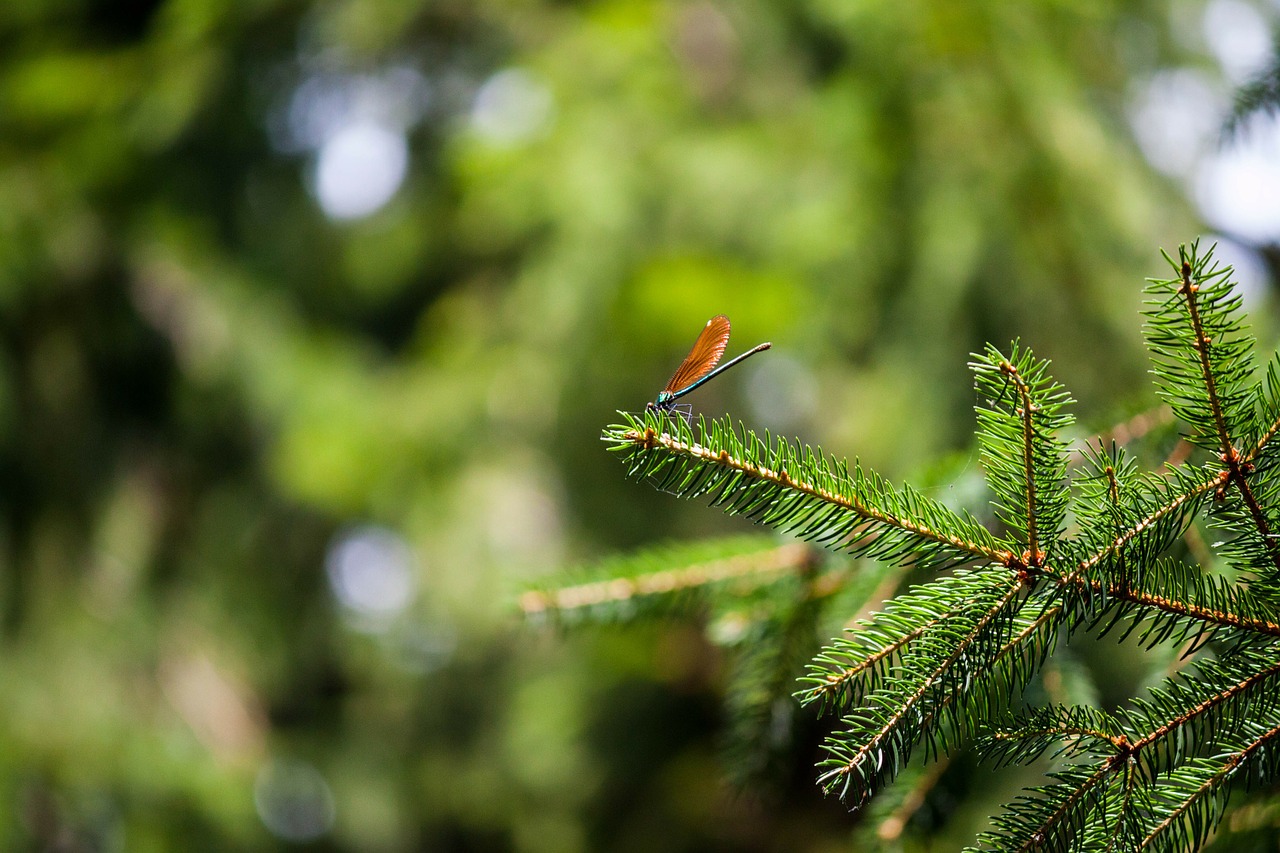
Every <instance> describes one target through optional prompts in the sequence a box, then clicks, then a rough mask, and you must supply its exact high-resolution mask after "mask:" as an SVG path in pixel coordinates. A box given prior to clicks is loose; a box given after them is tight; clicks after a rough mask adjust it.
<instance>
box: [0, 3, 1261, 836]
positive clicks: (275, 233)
mask: <svg viewBox="0 0 1280 853" xmlns="http://www.w3.org/2000/svg"><path fill="white" fill-rule="evenodd" d="M1274 14H1275V10H1274V6H1272V5H1270V4H1266V3H1258V4H1256V5H1255V4H1249V3H1245V2H1242V0H1212V2H1195V0H1180V2H1175V3H1157V2H1124V3H1101V2H1070V3H1064V2H1053V0H1037V2H1024V3H1005V2H1000V0H994V2H975V3H965V4H958V3H953V2H948V0H909V2H900V3H893V4H880V3H865V2H853V0H780V2H757V0H742V2H734V3H729V2H718V0H599V2H568V0H512V2H496V0H494V2H488V0H478V2H470V1H469V0H452V2H449V0H446V2H434V3H428V2H415V0H318V1H317V2H302V0H127V1H126V2H108V0H8V2H5V3H3V4H0V344H2V345H0V482H2V483H3V489H2V490H0V501H2V502H3V506H2V509H0V673H3V688H0V847H4V848H6V849H14V848H28V849H57V850H172V849H183V850H189V849H231V848H242V849H249V848H256V849H274V848H281V849H289V848H293V847H295V846H297V845H303V846H307V847H309V848H311V849H332V850H403V849H421V850H528V851H573V850H583V849H617V850H659V849H662V850H695V849H696V850H704V849H725V850H739V849H744V850H756V849H759V850H764V849H812V850H837V849H846V847H847V844H848V838H849V831H850V827H851V826H852V825H853V823H854V819H853V818H851V817H850V816H849V815H847V814H846V813H845V811H844V809H843V808H842V807H841V806H840V805H839V803H838V802H835V801H834V800H832V801H826V800H823V799H822V798H821V797H820V796H819V794H818V792H817V791H816V789H815V786H814V784H813V778H814V774H813V773H812V771H811V769H810V767H809V766H808V765H807V763H806V762H807V759H808V757H807V756H801V758H802V759H804V760H800V761H798V763H797V768H796V772H795V775H794V778H789V779H782V780H779V782H778V783H777V785H776V787H775V789H774V790H773V791H772V793H769V794H765V793H759V792H752V791H734V790H733V789H731V788H729V787H728V786H726V784H725V783H724V781H723V778H722V771H721V767H720V766H719V764H718V756H717V753H716V747H715V742H716V732H717V724H718V719H719V716H718V710H717V709H718V705H717V690H718V686H719V684H720V670H719V666H720V664H719V662H718V661H717V660H716V659H715V656H714V655H712V654H710V653H709V652H708V649H707V648H706V646H705V645H704V644H703V643H702V642H701V640H700V639H699V636H698V633H697V631H696V629H695V628H693V627H687V626H681V625H679V624H666V625H659V626H649V627H644V628H640V629H637V630H636V631H633V632H625V631H605V630H599V631H596V632H585V633H581V634H573V635H570V636H568V637H562V636H556V635H552V634H550V633H547V632H542V631H539V630H537V629H536V628H531V627H529V626H525V625H522V624H520V622H519V619H518V617H517V616H516V611H515V607H514V601H515V595H516V593H517V592H518V591H519V589H520V588H521V586H522V585H523V584H526V583H529V582H533V581H536V580H539V579H541V580H544V581H545V580H546V579H547V578H548V577H551V576H554V574H555V573H556V572H557V571H560V570H562V569H563V568H564V567H566V566H569V565H573V564H577V563H583V562H589V561H592V560H595V559H598V558H600V557H602V556H604V555H608V554H611V553H615V552H618V551H622V550H626V549H631V548H634V547H639V546H642V545H645V544H647V543H653V542H656V541H663V540H685V539H693V538H697V537H701V536H707V535H715V534H720V533H726V532H734V531H742V530H744V529H749V525H744V523H741V522H736V521H732V520H727V519H724V518H722V517H721V516H720V515H719V514H718V513H716V512H715V511H712V510H710V509H708V508H706V507H702V506H698V505H690V504H683V503H681V502H678V501H675V500H674V499H672V498H670V497H669V496H666V495H662V494H658V493H656V492H654V491H653V490H651V489H649V488H647V487H645V486H643V485H638V484H635V483H631V482H627V481H625V480H624V478H623V470H622V468H621V467H620V466H619V465H618V464H617V462H616V461H615V460H614V459H612V458H610V456H609V455H608V454H607V453H605V452H604V450H603V448H602V445H601V443H600V441H599V432H600V429H601V427H602V426H604V425H605V424H607V423H610V422H612V421H613V420H614V419H615V418H616V415H615V414H614V412H615V410H617V409H627V410H633V411H634V410H638V409H639V408H641V407H642V406H643V404H644V403H645V401H646V400H649V399H652V396H653V395H654V393H655V392H656V391H657V390H658V388H659V387H661V385H662V384H663V383H664V382H665V380H666V377H667V376H668V375H669V373H670V371H671V370H672V369H673V368H674V367H675V365H676V363H678V361H679V359H680V358H681V357H682V356H683V354H684V352H685V351H686V349H687V347H688V346H689V344H690V343H691V342H692V340H693V337H694V336H695V334H696V333H697V332H698V330H699V329H700V328H701V327H702V324H703V323H705V321H706V319H707V318H708V317H710V316H711V315H712V314H715V313H725V314H727V315H728V316H729V317H730V318H731V319H732V320H733V323H734V329H735V337H734V340H733V342H732V343H731V345H730V353H735V352H738V351H741V350H744V349H746V348H747V347H749V346H751V345H753V344H755V343H757V342H759V341H762V340H771V341H772V342H773V344H774V350H773V351H772V352H771V353H769V354H768V355H766V356H762V357H759V358H756V359H752V360H751V361H750V362H748V363H747V364H746V365H744V366H743V367H740V368H737V369H736V370H735V371H734V372H733V373H730V374H728V375H727V376H726V377H725V378H723V379H721V380H718V381H717V382H716V383H713V384H711V385H709V386H708V387H707V388H705V389H704V390H702V391H699V392H698V394H696V395H694V396H693V397H692V398H691V402H694V403H695V406H696V407H697V409H698V411H700V412H703V413H705V414H708V415H719V414H721V413H723V412H726V411H727V412H731V413H733V414H734V415H735V416H737V417H741V418H743V419H744V420H745V421H747V422H748V423H749V424H750V425H751V426H753V427H755V428H758V429H770V430H772V431H774V432H780V433H783V434H788V435H795V436H797V437H799V438H801V439H802V440H804V441H806V442H808V443H812V444H821V445H822V446H823V447H824V448H826V449H827V450H829V451H831V452H833V453H835V454H837V455H839V456H848V457H853V456H854V455H857V456H859V457H860V458H861V459H862V460H863V461H864V462H865V463H868V464H870V465H872V466H873V467H876V468H878V469H879V470H881V471H883V472H884V473H886V474H888V475H890V476H892V477H894V478H899V479H900V478H903V477H909V476H911V475H913V474H914V473H916V472H918V471H920V470H921V469H923V468H925V467H927V466H929V465H931V464H933V463H934V462H935V461H936V460H938V459H940V458H944V457H946V456H947V455H949V454H960V456H961V458H965V456H966V454H968V453H969V435H970V433H971V429H972V417H971V411H972V405H973V402H974V401H973V392H972V386H971V381H970V377H969V375H968V372H967V369H966V366H965V365H966V361H967V360H968V354H969V353H970V352H971V351H974V350H977V349H980V348H981V347H982V345H983V344H984V343H985V342H986V341H992V342H995V343H996V344H998V345H1004V344H1006V343H1007V342H1008V341H1009V340H1010V339H1012V338H1014V337H1020V338H1021V339H1022V341H1023V342H1024V343H1026V344H1028V345H1030V346H1032V347H1033V348H1034V349H1035V350H1036V352H1037V353H1038V354H1039V355H1041V356H1046V357H1049V358H1051V359H1052V360H1053V362H1054V367H1055V370H1056V373H1057V375H1058V377H1059V378H1060V379H1061V380H1062V381H1063V382H1064V383H1065V384H1066V385H1067V387H1068V388H1069V389H1071V391H1072V392H1073V393H1074V395H1075V397H1076V399H1077V400H1079V405H1078V407H1077V412H1078V414H1079V415H1080V417H1081V419H1082V421H1083V422H1084V424H1086V425H1088V426H1090V427H1093V428H1104V427H1106V426H1107V425H1109V424H1110V423H1112V422H1113V421H1114V420H1115V419H1117V418H1119V417H1122V416H1123V415H1124V414H1126V413H1129V412H1133V411H1138V410H1140V409H1141V408H1143V407H1144V406H1146V405H1149V404H1150V402H1151V401H1152V399H1153V397H1152V395H1151V394H1150V391H1149V389H1148V387H1147V379H1146V372H1145V371H1146V362H1145V356H1144V355H1143V351H1142V347H1141V339H1140V335H1139V329H1140V318H1139V317H1138V314H1137V311H1138V309H1139V307H1140V304H1141V286H1142V281H1143V278H1144V277H1145V276H1149V275H1164V274H1166V270H1165V269H1164V268H1163V267H1162V264H1161V262H1160V261H1159V257H1158V254H1157V249H1158V248H1160V247H1166V248H1173V247H1175V246H1176V244H1177V243H1179V242H1182V241H1186V240H1190V239H1192V238H1194V237H1195V236H1197V235H1199V234H1201V233H1205V234H1209V235H1210V239H1225V242H1224V243H1223V246H1222V249H1221V252H1222V253H1223V254H1224V255H1225V256H1226V260H1228V261H1230V262H1235V263H1238V264H1239V265H1240V271H1241V278H1242V284H1243V285H1244V286H1245V288H1246V296H1247V298H1248V307H1250V308H1251V309H1253V310H1254V311H1255V312H1258V311H1263V312H1264V313H1263V314H1262V316H1260V317H1255V324H1254V325H1255V329H1259V330H1261V331H1262V332H1264V333H1265V332H1266V330H1268V329H1269V328H1270V326H1271V324H1270V323H1269V322H1268V321H1267V320H1266V317H1267V315H1266V314H1265V310H1266V309H1268V308H1269V307H1270V306H1271V304H1272V302H1271V301H1272V291H1271V289H1270V286H1271V282H1272V281H1273V275H1272V272H1271V269H1272V264H1273V263H1274V261H1275V258H1276V253H1275V252H1274V244H1275V241H1276V240H1277V238H1280V228H1278V227H1277V222H1280V214H1276V215H1273V216H1270V217H1269V214H1271V213H1273V211H1272V210H1270V209H1268V208H1267V204H1268V203H1271V204H1273V205H1274V203H1275V199H1276V198H1280V190H1278V189H1277V188H1278V187H1280V183H1277V181H1276V175H1275V173H1274V171H1271V172H1268V171H1267V169H1266V164H1267V162H1268V155H1266V154H1265V153H1264V154H1259V153H1258V152H1257V150H1256V148H1254V149H1251V148H1250V147H1249V146H1250V145H1255V146H1256V144H1258V140H1259V139H1262V140H1265V139H1267V138H1268V137H1267V134H1268V133H1273V134H1274V122H1272V123H1268V121H1269V120H1265V119H1260V120H1259V121H1257V122H1254V123H1253V125H1252V126H1250V127H1247V128H1246V131H1247V132H1244V133H1242V134H1240V136H1239V138H1237V139H1235V140H1232V141H1230V142H1229V143H1227V144H1225V145H1224V144H1219V139H1218V136H1217V131H1218V128H1219V126H1220V124H1221V122H1222V121H1223V120H1224V119H1225V118H1226V116H1227V114H1228V112H1229V109H1230V103H1231V92H1232V90H1233V87H1235V86H1238V85H1239V84H1240V83H1241V82H1243V81H1245V80H1247V79H1248V78H1249V77H1250V75H1253V74H1256V73H1257V72H1258V71H1260V70H1261V68H1262V67H1264V66H1265V64H1266V63H1267V62H1269V61H1271V60H1272V54H1271V49H1272V48H1271V37H1270V27H1271V23H1272V21H1271V18H1269V17H1267V16H1269V15H1274ZM1251 152H1252V153H1251ZM1272 153H1274V152H1272ZM1251 157H1252V158H1253V159H1250V158H1251ZM1232 158H1234V159H1232ZM1260 163H1261V164H1262V165H1259V164H1260ZM1233 181H1234V183H1233ZM1268 181H1270V182H1271V183H1268ZM1224 188H1225V190H1224ZM1226 190H1230V191H1231V193H1234V195H1233V194H1231V193H1227V194H1226V195H1225V196H1224V194H1223V193H1224V192H1225V191H1226ZM1215 229H1216V230H1215ZM1214 235H1217V236H1214ZM1269 246H1270V247H1272V248H1271V249H1268V247H1269ZM1268 259H1270V262H1269V261H1268ZM1264 337H1266V335H1265V334H1264ZM1267 339H1268V340H1270V338H1267ZM950 843H951V844H952V845H954V841H952V842H950ZM940 849H947V848H945V847H943V848H940Z"/></svg>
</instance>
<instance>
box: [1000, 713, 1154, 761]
mask: <svg viewBox="0 0 1280 853" xmlns="http://www.w3.org/2000/svg"><path fill="white" fill-rule="evenodd" d="M1055 744H1057V745H1058V747H1057V749H1055V750H1054V752H1053V753H1052V754H1051V755H1050V758H1058V757H1059V756H1063V755H1066V756H1069V757H1071V756H1075V755H1079V754H1080V753H1082V752H1087V751H1089V749H1090V747H1096V746H1100V745H1106V746H1107V747H1110V749H1108V750H1106V751H1107V752H1111V751H1118V750H1124V749H1127V748H1128V745H1129V740H1128V738H1127V737H1126V736H1125V734H1124V732H1123V731H1122V730H1121V728H1120V727H1119V725H1118V724H1117V722H1116V721H1115V720H1114V719H1113V718H1112V717H1111V716H1110V715H1108V714H1105V713H1103V712H1102V711H1098V710H1096V709H1094V708H1086V707H1074V708H1062V707H1052V706H1051V707H1048V708H1036V709H1033V710H1032V711H1031V712H1030V713H1029V714H1027V715H1025V716H1024V717H1022V718H1021V719H1017V720H1014V721H1011V722H1008V723H1004V724H1001V725H1000V726H999V727H995V728H991V729H990V730H989V731H987V732H986V733H985V734H983V735H982V736H981V737H980V738H979V740H978V747H979V750H980V751H981V752H982V755H983V758H984V759H986V760H990V761H994V762H995V763H996V764H997V765H1001V764H1015V763H1016V764H1027V763H1030V762H1032V761H1034V760H1035V759H1037V758H1039V757H1040V756H1041V755H1043V754H1044V753H1045V752H1046V751H1048V750H1049V748H1050V747H1053V746H1054V745H1055Z"/></svg>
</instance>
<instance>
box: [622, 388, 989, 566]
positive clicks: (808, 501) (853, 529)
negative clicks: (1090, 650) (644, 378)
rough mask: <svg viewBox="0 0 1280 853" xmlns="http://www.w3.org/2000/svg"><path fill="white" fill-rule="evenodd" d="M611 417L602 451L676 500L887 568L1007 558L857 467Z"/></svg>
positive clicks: (753, 438)
mask: <svg viewBox="0 0 1280 853" xmlns="http://www.w3.org/2000/svg"><path fill="white" fill-rule="evenodd" d="M620 414H621V415H622V416H623V418H624V419H625V420H626V423H625V424H622V425H619V426H613V427H610V428H608V429H606V430H605V432H604V436H603V437H604V440H605V441H606V442H608V443H609V444H610V449H611V450H614V451H616V452H619V453H621V454H623V457H624V461H625V462H626V463H627V465H628V473H629V474H630V476H632V477H635V478H637V479H640V478H644V479H649V480H651V481H652V482H653V483H654V485H655V486H656V487H657V488H659V489H661V490H664V491H670V492H672V493H673V494H675V495H677V496H679V497H684V498H696V497H702V496H709V497H710V498H711V504H712V505H713V506H722V507H723V508H724V509H725V511H726V512H729V513H730V514H734V515H745V516H747V517H748V518H751V519H752V520H754V521H757V522H759V523H762V524H769V525H772V526H774V527H777V528H778V529H780V530H784V531H787V532H791V533H793V534H795V535H797V536H799V537H800V538H801V539H806V540H809V541H812V542H818V543H821V544H830V545H831V546H832V547H834V548H835V549H837V550H843V551H847V552H850V553H854V554H865V555H867V556H871V557H875V558H877V559H881V560H885V561H889V562H894V561H897V560H901V559H911V560H912V561H913V562H916V563H924V564H928V565H930V566H931V567H933V568H935V569H941V568H947V567H952V566H957V565H963V564H965V563H972V562H999V563H1004V562H1007V561H1008V560H1010V558H1011V555H1010V554H1009V552H1008V551H1007V550H1005V549H1002V548H1000V547H999V544H998V543H997V542H996V540H995V538H994V537H993V536H992V535H991V534H990V533H989V532H987V530H986V529H985V528H983V527H982V525H980V524H979V523H978V522H977V521H976V520H975V519H974V518H973V517H972V516H970V515H967V514H957V513H954V512H952V511H951V510H949V509H947V508H946V507H944V506H943V505H942V504H940V503H938V502H937V501H934V500H932V499H931V498H928V497H926V496H925V495H923V494H921V493H920V492H917V491H915V490H914V489H911V488H910V487H902V488H895V487H893V486H891V485H890V484H889V483H887V482H885V481H884V480H883V479H882V478H881V477H880V476H879V475H877V474H875V473H874V472H868V471H864V470H863V469H862V467H861V466H860V465H858V464H857V462H856V461H855V463H854V467H853V469H852V470H850V469H849V467H848V465H847V464H846V463H844V462H840V461H837V460H835V459H829V458H825V457H824V456H823V454H822V451H821V449H820V448H819V449H818V450H817V451H815V450H813V449H811V448H809V447H807V446H803V445H792V444H790V443H789V442H787V441H786V440H784V439H778V440H777V441H774V440H773V439H772V438H771V437H769V436H766V437H765V438H763V439H762V438H760V437H759V436H757V435H756V434H755V433H754V432H751V431H750V430H745V429H743V430H742V431H741V432H739V431H738V430H737V429H735V427H734V426H733V425H732V424H731V423H730V422H729V421H728V420H724V421H711V422H707V421H704V420H701V419H700V420H699V421H698V426H697V430H698V431H697V434H696V436H695V434H694V432H693V429H692V427H691V426H690V425H687V424H685V423H684V422H683V421H682V420H680V419H678V418H676V419H673V418H669V417H668V416H667V415H665V414H664V413H661V412H652V411H646V412H645V413H644V414H643V415H641V416H637V415H633V414H629V413H626V412H621V413H620ZM667 430H669V431H667Z"/></svg>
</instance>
